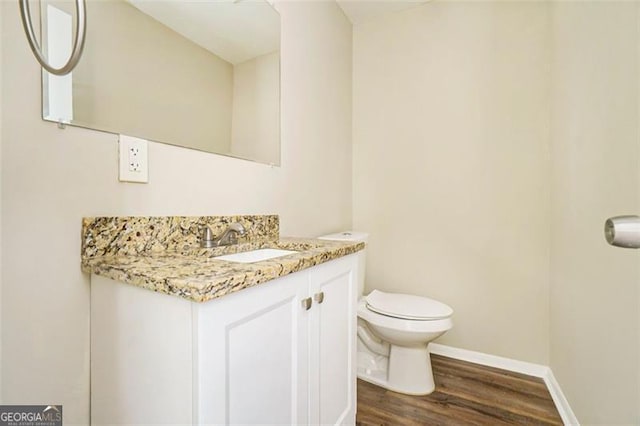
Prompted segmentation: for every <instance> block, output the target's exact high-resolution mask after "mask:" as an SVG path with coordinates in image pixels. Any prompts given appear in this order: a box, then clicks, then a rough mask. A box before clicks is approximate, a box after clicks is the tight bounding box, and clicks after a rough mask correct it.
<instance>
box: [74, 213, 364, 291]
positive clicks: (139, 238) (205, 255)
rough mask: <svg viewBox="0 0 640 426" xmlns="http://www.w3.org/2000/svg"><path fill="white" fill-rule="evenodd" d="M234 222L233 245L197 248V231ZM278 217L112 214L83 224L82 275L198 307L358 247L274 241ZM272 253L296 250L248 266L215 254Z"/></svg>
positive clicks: (291, 240) (353, 251) (275, 239)
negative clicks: (238, 228) (237, 229)
mask: <svg viewBox="0 0 640 426" xmlns="http://www.w3.org/2000/svg"><path fill="white" fill-rule="evenodd" d="M232 222H240V223H242V224H243V225H244V226H245V228H246V229H247V233H246V235H245V236H244V237H242V238H241V239H240V241H239V243H238V244H236V245H233V246H226V247H217V248H211V249H203V248H200V247H199V242H200V241H199V240H200V237H199V231H198V229H199V227H200V226H202V225H205V224H207V225H209V226H211V227H212V228H213V229H214V230H220V231H222V230H223V229H224V228H225V227H226V226H227V225H228V224H229V223H232ZM278 234H279V220H278V216H205V217H151V218H150V217H112V218H85V219H83V223H82V270H83V271H85V272H88V273H92V274H96V275H100V276H103V277H107V278H111V279H114V280H117V281H121V282H124V283H127V284H132V285H135V286H138V287H143V288H146V289H149V290H153V291H157V292H160V293H166V294H170V295H174V296H179V297H183V298H185V299H188V300H191V301H195V302H205V301H207V300H211V299H215V298H218V297H221V296H224V295H226V294H230V293H233V292H236V291H239V290H242V289H245V288H248V287H252V286H255V285H258V284H262V283H265V282H267V281H270V280H273V279H275V278H279V277H282V276H285V275H288V274H291V273H293V272H297V271H301V270H303V269H306V268H310V267H312V266H315V265H319V264H321V263H324V262H328V261H330V260H333V259H337V258H340V257H343V256H347V255H349V254H352V253H355V252H357V251H359V250H361V249H363V248H364V243H349V242H346V243H345V242H337V241H325V240H316V239H299V238H282V239H280V238H279V235H278ZM260 248H278V249H285V250H294V251H297V253H294V254H290V255H286V256H282V257H277V258H274V259H270V260H264V261H259V262H254V263H238V262H229V261H225V260H219V259H214V257H216V256H220V255H224V254H230V253H237V252H244V251H249V250H255V249H260Z"/></svg>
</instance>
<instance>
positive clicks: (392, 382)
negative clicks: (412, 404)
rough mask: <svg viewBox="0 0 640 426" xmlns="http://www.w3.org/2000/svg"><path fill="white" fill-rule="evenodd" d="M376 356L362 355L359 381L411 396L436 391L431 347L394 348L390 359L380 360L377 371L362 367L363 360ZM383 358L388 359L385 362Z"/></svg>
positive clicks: (378, 359) (360, 355)
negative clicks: (430, 352)
mask: <svg viewBox="0 0 640 426" xmlns="http://www.w3.org/2000/svg"><path fill="white" fill-rule="evenodd" d="M368 356H375V355H370V354H363V353H359V354H358V358H359V359H358V378H359V379H362V380H364V381H365V382H369V383H372V384H374V385H376V386H380V387H383V388H385V389H389V390H391V391H394V392H399V393H403V394H407V395H428V394H430V393H432V392H433V391H434V390H435V382H434V380H433V371H432V369H431V355H430V354H429V349H428V346H424V347H412V348H407V347H400V346H395V345H391V351H390V354H389V357H388V358H387V357H380V356H375V357H376V358H377V362H375V365H376V368H361V366H363V365H366V364H369V366H371V363H370V362H369V363H364V362H363V359H360V358H361V357H368ZM381 358H384V360H382V359H381Z"/></svg>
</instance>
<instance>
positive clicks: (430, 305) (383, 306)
mask: <svg viewBox="0 0 640 426" xmlns="http://www.w3.org/2000/svg"><path fill="white" fill-rule="evenodd" d="M366 301H367V308H369V309H370V310H372V311H374V312H377V313H379V314H383V315H388V316H390V317H395V318H404V319H414V320H436V319H442V318H448V317H450V316H451V315H452V314H453V309H451V308H450V307H449V306H447V305H445V304H444V303H442V302H438V301H436V300H432V299H429V298H427V297H421V296H413V295H410V294H400V293H384V292H382V291H379V290H373V291H372V292H371V293H369V295H368V296H367V297H366Z"/></svg>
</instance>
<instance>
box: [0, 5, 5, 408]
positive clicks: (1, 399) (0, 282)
mask: <svg viewBox="0 0 640 426" xmlns="http://www.w3.org/2000/svg"><path fill="white" fill-rule="evenodd" d="M2 11H3V8H2V7H0V35H1V34H2ZM2 69H3V68H2V37H1V36H0V100H1V99H4V98H3V91H2ZM2 103H3V102H1V101H0V164H2V135H3V131H2ZM2 174H3V173H2V168H0V242H1V241H2V196H1V195H2V189H1V188H2ZM0 271H2V244H1V243H0ZM2 317H3V314H2V272H0V402H2V401H4V399H3V398H2V395H3V393H2V377H3V375H2Z"/></svg>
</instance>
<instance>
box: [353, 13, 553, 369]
mask: <svg viewBox="0 0 640 426" xmlns="http://www.w3.org/2000/svg"><path fill="white" fill-rule="evenodd" d="M548 13H549V7H548V4H546V3H542V2H528V3H522V2H513V3H512V2H475V3H472V2H430V3H427V4H425V5H423V6H420V7H416V8H413V9H409V10H406V11H403V12H398V13H394V14H390V15H388V16H384V17H382V18H380V19H376V20H374V21H369V22H366V23H363V24H361V25H357V26H355V27H354V124H353V126H354V132H353V138H354V169H353V173H354V175H353V182H354V184H353V185H354V227H355V228H356V229H360V230H364V231H368V232H370V233H371V238H370V244H369V248H368V258H367V260H368V262H367V265H368V266H367V268H368V269H367V288H368V290H371V289H373V288H378V289H383V290H388V291H397V292H407V293H413V294H418V295H422V296H428V297H433V298H435V299H438V300H441V301H443V302H445V303H447V304H449V305H450V306H451V307H453V309H454V311H455V314H454V322H455V326H454V328H453V329H452V330H451V331H450V332H448V333H447V334H446V335H445V336H444V337H443V338H442V339H441V342H442V343H446V344H450V345H452V346H457V347H461V348H466V349H471V350H476V351H481V352H487V353H491V354H495V355H500V356H506V357H511V358H516V359H520V360H526V361H531V362H538V363H543V364H546V363H547V362H548V356H549V301H548V297H549V293H548V292H549V288H548V274H549V229H548V227H549V168H550V164H549V135H548V129H549V122H548V121H549V102H550V101H549V83H550V80H549V69H548V62H549V59H550V51H549V43H548V34H549V17H548Z"/></svg>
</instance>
